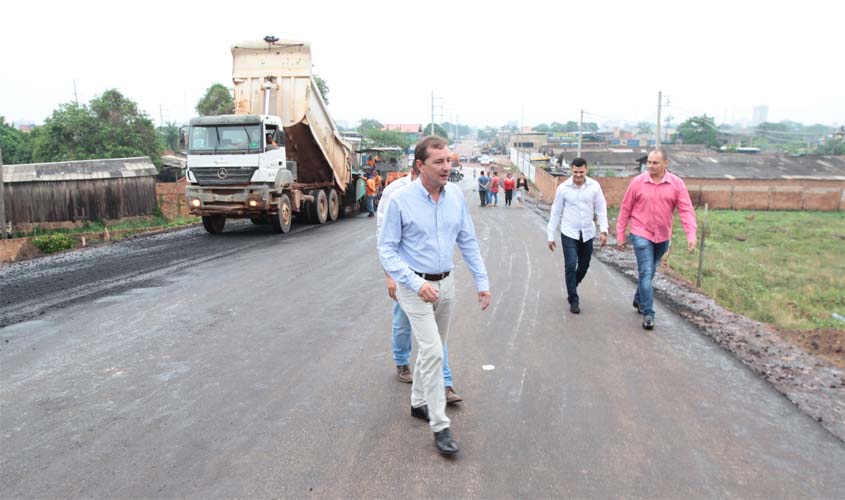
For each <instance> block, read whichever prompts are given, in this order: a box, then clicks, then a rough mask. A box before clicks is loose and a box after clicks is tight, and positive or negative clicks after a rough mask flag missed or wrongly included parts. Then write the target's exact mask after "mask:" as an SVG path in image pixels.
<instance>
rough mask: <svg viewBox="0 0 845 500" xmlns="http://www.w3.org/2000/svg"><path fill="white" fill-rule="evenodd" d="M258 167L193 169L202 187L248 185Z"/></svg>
mask: <svg viewBox="0 0 845 500" xmlns="http://www.w3.org/2000/svg"><path fill="white" fill-rule="evenodd" d="M257 169H258V167H195V168H192V169H191V172H193V173H194V177H195V178H196V179H197V184H199V185H200V186H229V185H233V184H248V183H249V180H250V179H252V174H253V173H255V171H256V170H257Z"/></svg>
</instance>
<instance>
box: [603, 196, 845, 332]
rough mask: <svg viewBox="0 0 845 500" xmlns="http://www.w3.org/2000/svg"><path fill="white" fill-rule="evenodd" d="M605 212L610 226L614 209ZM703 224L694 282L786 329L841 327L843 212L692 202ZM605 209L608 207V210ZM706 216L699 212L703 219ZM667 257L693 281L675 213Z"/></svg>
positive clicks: (693, 257)
mask: <svg viewBox="0 0 845 500" xmlns="http://www.w3.org/2000/svg"><path fill="white" fill-rule="evenodd" d="M612 212H613V219H614V222H613V227H615V218H616V214H617V213H618V210H617V209H614V210H612ZM696 214H697V215H698V223H699V234H700V233H701V226H702V224H706V227H707V228H708V231H709V232H708V234H707V237H706V243H705V250H704V268H703V272H702V283H701V288H702V290H703V291H704V293H706V294H707V295H709V296H711V297H713V298H714V299H716V300H717V301H718V302H719V303H720V304H722V305H724V306H725V307H727V308H728V309H730V310H732V311H735V312H738V313H741V314H744V315H746V316H748V317H750V318H753V319H756V320H758V321H762V322H765V323H771V324H774V325H777V326H781V327H784V328H790V329H800V330H812V329H818V328H834V329H845V325H843V323H842V322H840V321H839V320H837V319H835V318H833V317H832V314H833V313H838V314H840V315H843V316H845V214H843V213H841V212H755V211H734V210H718V211H715V210H711V211H709V212H708V213H707V214H706V216H705V214H704V210H703V209H701V210H697V211H696ZM608 215H609V216H610V213H609V214H608ZM705 217H706V220H705ZM671 248H672V250H671V251H670V254H669V265H670V266H671V267H672V268H673V269H674V270H676V271H677V272H678V273H680V274H681V275H682V276H683V277H684V278H686V279H688V280H690V281H691V282H693V283H695V279H696V274H697V272H698V251H696V252H695V253H693V254H688V253H687V252H686V250H685V248H686V237H685V236H684V232H683V228H682V226H681V223H680V220H679V219H678V217H677V215H676V216H675V226H674V232H673V234H672V246H671Z"/></svg>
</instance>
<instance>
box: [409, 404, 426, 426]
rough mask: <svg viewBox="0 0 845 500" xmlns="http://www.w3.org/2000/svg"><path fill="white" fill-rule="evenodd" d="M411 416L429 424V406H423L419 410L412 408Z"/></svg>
mask: <svg viewBox="0 0 845 500" xmlns="http://www.w3.org/2000/svg"><path fill="white" fill-rule="evenodd" d="M411 416H412V417H416V418H421V419H423V420H425V421H426V422H428V405H422V406H419V407H417V408H414V407H413V406H412V407H411Z"/></svg>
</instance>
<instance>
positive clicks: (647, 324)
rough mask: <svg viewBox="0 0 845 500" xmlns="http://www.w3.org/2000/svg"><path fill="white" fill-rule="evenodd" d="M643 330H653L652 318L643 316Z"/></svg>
mask: <svg viewBox="0 0 845 500" xmlns="http://www.w3.org/2000/svg"><path fill="white" fill-rule="evenodd" d="M643 328H645V329H646V330H652V329H654V316H643Z"/></svg>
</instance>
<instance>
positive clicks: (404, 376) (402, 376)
mask: <svg viewBox="0 0 845 500" xmlns="http://www.w3.org/2000/svg"><path fill="white" fill-rule="evenodd" d="M396 371H397V373H396V376H397V377H399V381H400V382H405V383H406V384H410V383H411V382H413V381H414V375H413V374H412V373H411V370H410V369H409V368H408V365H396Z"/></svg>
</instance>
